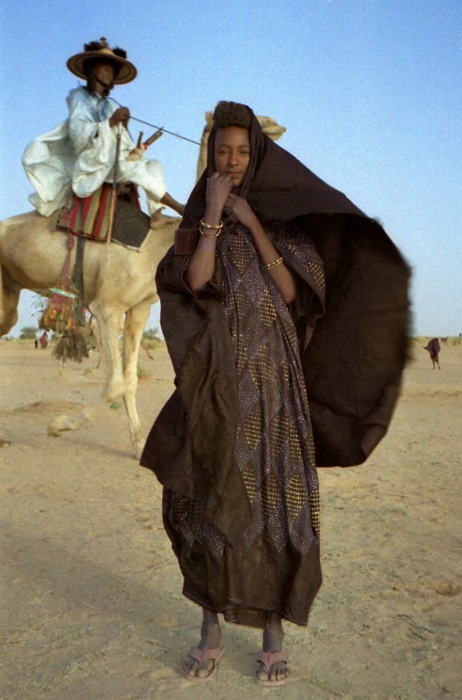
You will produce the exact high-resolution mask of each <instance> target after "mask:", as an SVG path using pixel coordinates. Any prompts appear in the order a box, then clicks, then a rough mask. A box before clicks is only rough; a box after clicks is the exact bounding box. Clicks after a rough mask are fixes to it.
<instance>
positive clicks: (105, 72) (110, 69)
mask: <svg viewBox="0 0 462 700" xmlns="http://www.w3.org/2000/svg"><path fill="white" fill-rule="evenodd" d="M114 74H115V71H114V66H113V65H112V63H110V62H108V61H101V62H98V63H97V64H96V65H95V67H94V68H93V75H94V77H95V78H96V85H97V91H98V92H100V88H101V92H102V91H103V90H104V89H106V90H111V89H112V87H113V83H114Z"/></svg>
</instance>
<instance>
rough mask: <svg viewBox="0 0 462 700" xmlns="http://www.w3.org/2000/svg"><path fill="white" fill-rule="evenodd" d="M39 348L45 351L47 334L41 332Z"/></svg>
mask: <svg viewBox="0 0 462 700" xmlns="http://www.w3.org/2000/svg"><path fill="white" fill-rule="evenodd" d="M40 346H41V348H42V350H45V349H46V348H47V346H48V333H47V332H46V331H43V333H42V335H41V336H40Z"/></svg>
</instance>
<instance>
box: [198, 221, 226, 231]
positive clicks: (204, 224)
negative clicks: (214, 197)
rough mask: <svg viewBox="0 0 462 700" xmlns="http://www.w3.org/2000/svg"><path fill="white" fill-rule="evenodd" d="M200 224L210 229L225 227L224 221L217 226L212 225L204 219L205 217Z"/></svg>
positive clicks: (219, 229) (216, 229)
mask: <svg viewBox="0 0 462 700" xmlns="http://www.w3.org/2000/svg"><path fill="white" fill-rule="evenodd" d="M200 226H201V228H207V229H208V230H209V231H221V229H222V228H223V221H220V223H219V224H217V225H216V226H211V225H210V224H208V223H207V222H206V221H204V219H201V223H200Z"/></svg>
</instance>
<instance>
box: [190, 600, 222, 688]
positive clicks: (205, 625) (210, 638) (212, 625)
mask: <svg viewBox="0 0 462 700" xmlns="http://www.w3.org/2000/svg"><path fill="white" fill-rule="evenodd" d="M203 616H204V619H203V622H202V627H201V640H200V642H199V644H198V645H197V647H196V649H198V650H200V651H201V652H205V651H209V650H210V649H214V650H221V649H222V647H221V627H220V623H219V622H218V615H217V613H213V612H210V610H205V608H204V609H203ZM221 655H222V654H217V655H216V656H217V658H216V659H214V658H208V659H204V660H203V661H199V660H198V659H197V658H194V657H193V656H190V655H188V656H187V657H186V659H185V660H184V661H183V664H182V668H183V672H184V673H185V675H187V676H188V677H190V678H198V679H200V678H202V679H205V678H208V677H209V676H211V674H212V673H213V672H214V669H215V666H216V663H217V661H218V657H219V656H221ZM196 656H199V654H196Z"/></svg>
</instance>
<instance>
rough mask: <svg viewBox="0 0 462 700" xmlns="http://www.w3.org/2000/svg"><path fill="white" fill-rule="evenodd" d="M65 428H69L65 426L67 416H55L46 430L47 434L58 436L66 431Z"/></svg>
mask: <svg viewBox="0 0 462 700" xmlns="http://www.w3.org/2000/svg"><path fill="white" fill-rule="evenodd" d="M66 430H69V428H68V426H67V416H56V418H54V419H53V420H52V421H51V423H50V425H49V426H48V430H47V432H48V435H51V436H52V437H59V436H60V435H61V434H62V433H64V432H66Z"/></svg>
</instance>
